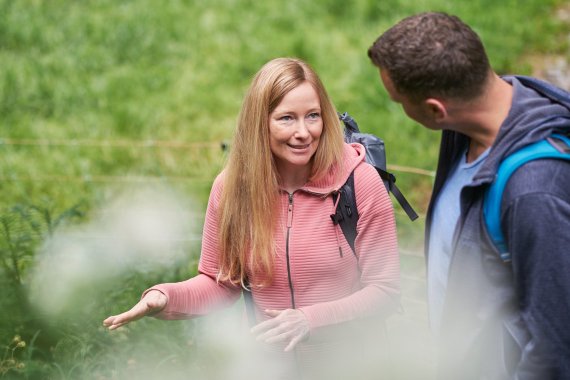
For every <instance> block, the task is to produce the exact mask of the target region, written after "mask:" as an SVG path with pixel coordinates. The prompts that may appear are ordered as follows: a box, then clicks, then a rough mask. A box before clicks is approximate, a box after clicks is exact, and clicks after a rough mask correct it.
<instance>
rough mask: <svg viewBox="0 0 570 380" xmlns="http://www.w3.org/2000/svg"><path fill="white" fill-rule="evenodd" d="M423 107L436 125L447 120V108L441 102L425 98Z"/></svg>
mask: <svg viewBox="0 0 570 380" xmlns="http://www.w3.org/2000/svg"><path fill="white" fill-rule="evenodd" d="M424 105H425V107H426V109H427V112H428V113H429V115H430V116H431V118H432V120H434V121H435V122H436V123H441V122H443V121H445V119H447V116H448V115H447V108H446V107H445V104H443V102H442V101H441V100H438V99H435V98H427V99H426V100H424Z"/></svg>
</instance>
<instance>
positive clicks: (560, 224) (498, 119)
mask: <svg viewBox="0 0 570 380" xmlns="http://www.w3.org/2000/svg"><path fill="white" fill-rule="evenodd" d="M368 56H369V57H370V59H371V60H372V62H373V63H374V65H376V66H377V67H378V68H379V69H380V76H381V80H382V82H383V84H384V86H385V88H386V90H387V92H388V94H389V95H390V97H391V98H392V99H393V100H394V101H395V102H397V103H400V104H401V105H402V107H403V109H404V111H405V113H406V114H407V115H408V116H409V117H410V118H412V119H413V120H415V121H417V122H418V123H420V124H422V125H423V126H425V127H426V128H429V129H432V130H436V131H439V130H441V131H443V132H442V140H441V147H440V156H439V163H438V168H437V174H436V179H435V184H434V189H433V194H432V199H431V202H430V206H429V209H428V214H427V221H426V243H425V247H426V257H427V268H428V270H427V272H428V299H429V309H430V322H431V325H432V327H433V330H434V333H435V335H436V338H437V341H438V342H439V343H440V357H439V360H440V362H439V366H438V367H439V373H438V379H439V378H445V379H461V380H463V379H503V378H505V379H508V378H514V379H541V380H543V379H570V162H569V161H564V160H554V159H541V160H536V161H532V162H529V163H526V164H525V165H524V166H522V167H521V168H520V169H519V170H517V171H516V172H515V173H514V174H513V176H512V177H511V179H510V180H509V182H508V185H507V187H506V190H505V192H504V195H503V200H502V204H501V226H502V230H503V231H504V233H505V236H506V241H507V244H508V248H509V250H510V253H511V255H512V261H510V262H504V261H503V260H501V258H500V256H499V254H498V252H497V250H496V248H495V247H494V245H493V244H492V243H491V241H490V240H489V237H488V235H487V231H486V229H485V227H484V223H483V219H482V211H481V207H482V197H483V194H484V191H485V189H486V188H487V187H488V185H489V184H490V183H491V182H493V180H494V178H495V175H496V172H497V168H498V166H499V164H500V163H501V161H502V160H503V159H504V158H505V157H506V156H508V155H509V154H511V153H513V152H515V151H517V150H518V149H520V148H521V147H523V146H526V145H528V144H531V143H533V142H536V141H539V140H542V139H544V138H546V137H548V136H550V135H552V134H553V133H555V132H557V133H564V134H568V133H570V110H569V109H568V108H566V107H564V106H563V105H561V104H558V103H556V102H554V101H552V100H550V99H549V98H547V97H545V96H543V95H541V94H539V93H538V92H537V91H535V90H533V89H532V88H530V87H527V86H525V85H523V84H522V83H521V81H519V79H517V77H504V78H501V77H499V76H498V75H497V74H495V73H494V72H493V70H492V69H491V67H490V65H489V60H488V58H487V55H486V52H485V49H484V47H483V45H482V43H481V41H480V39H479V37H478V36H477V34H476V33H475V32H474V31H473V30H472V29H471V28H470V27H469V26H467V25H466V24H464V23H463V22H462V21H461V20H460V19H459V18H457V17H455V16H450V15H447V14H444V13H423V14H418V15H415V16H411V17H408V18H406V19H404V20H402V21H400V22H399V23H398V24H396V25H395V26H393V27H392V28H390V29H389V30H388V31H386V32H385V33H384V34H383V35H381V36H380V37H379V38H378V39H377V40H376V41H375V42H374V44H373V45H372V46H371V47H370V49H369V50H368Z"/></svg>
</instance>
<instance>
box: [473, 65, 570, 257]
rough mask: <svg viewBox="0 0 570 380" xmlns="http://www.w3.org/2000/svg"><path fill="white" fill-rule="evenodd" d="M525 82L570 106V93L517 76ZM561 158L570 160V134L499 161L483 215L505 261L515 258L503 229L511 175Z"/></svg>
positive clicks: (540, 142) (484, 203)
mask: <svg viewBox="0 0 570 380" xmlns="http://www.w3.org/2000/svg"><path fill="white" fill-rule="evenodd" d="M516 78H517V79H518V80H519V81H520V82H521V83H522V84H524V85H525V86H527V87H530V88H532V89H534V90H535V91H537V92H539V93H541V94H542V95H544V96H546V97H548V98H550V99H551V100H553V101H555V102H557V103H560V104H562V105H563V106H565V107H566V108H569V109H570V93H568V92H566V91H563V90H561V89H559V88H556V87H553V86H551V85H549V84H547V83H546V82H542V81H540V80H538V79H535V78H530V77H522V76H517V77H516ZM544 158H547V159H560V160H567V161H570V138H568V137H567V136H563V135H560V134H553V135H552V136H550V137H548V138H546V139H545V140H541V141H538V142H535V143H533V144H530V145H527V146H525V147H523V148H521V149H519V150H518V151H516V152H514V153H512V154H511V155H509V156H508V157H507V158H505V159H504V160H503V161H502V162H501V164H500V165H499V169H498V170H497V175H496V177H495V180H494V181H493V183H492V184H491V185H490V186H489V187H488V188H487V190H486V192H485V195H484V198H483V218H484V221H485V227H486V228H487V233H488V234H489V237H490V238H491V240H492V241H493V243H494V245H495V247H496V248H497V250H498V251H499V255H500V257H501V259H502V260H503V261H505V262H508V261H510V260H511V254H510V253H509V250H508V247H507V244H506V241H505V236H504V234H503V231H502V230H501V200H502V197H503V191H504V190H505V187H506V185H507V183H508V181H509V179H510V177H511V175H512V174H513V173H514V172H515V171H516V170H517V169H518V168H520V167H521V166H522V165H524V164H526V163H527V162H529V161H532V160H538V159H544Z"/></svg>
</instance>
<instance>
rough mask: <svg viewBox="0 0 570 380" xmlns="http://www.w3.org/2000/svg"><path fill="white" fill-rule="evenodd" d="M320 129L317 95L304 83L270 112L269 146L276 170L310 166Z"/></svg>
mask: <svg viewBox="0 0 570 380" xmlns="http://www.w3.org/2000/svg"><path fill="white" fill-rule="evenodd" d="M322 132H323V120H322V117H321V103H320V101H319V96H318V94H317V92H316V91H315V89H314V88H313V86H312V85H311V84H310V83H309V82H304V83H302V84H301V85H299V86H298V87H296V88H294V89H293V90H291V91H289V92H288V93H287V94H286V95H285V96H284V97H283V100H282V101H281V103H279V105H278V106H277V107H276V108H275V110H273V112H272V113H271V114H270V115H269V146H270V148H271V152H272V153H273V156H274V158H275V162H276V165H277V170H278V171H279V173H280V174H281V175H283V174H284V173H286V172H287V171H291V170H292V171H296V170H306V169H310V165H311V158H312V157H313V155H314V154H315V152H316V150H317V147H318V146H319V139H320V137H321V133H322ZM309 171H310V170H309Z"/></svg>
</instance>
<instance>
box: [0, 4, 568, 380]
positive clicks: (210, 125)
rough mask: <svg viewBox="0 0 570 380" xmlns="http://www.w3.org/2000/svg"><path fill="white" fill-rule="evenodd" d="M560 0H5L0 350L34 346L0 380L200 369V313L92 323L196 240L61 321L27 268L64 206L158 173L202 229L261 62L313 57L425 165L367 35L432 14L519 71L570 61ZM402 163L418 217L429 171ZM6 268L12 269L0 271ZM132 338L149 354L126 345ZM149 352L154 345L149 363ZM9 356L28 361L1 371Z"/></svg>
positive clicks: (346, 97)
mask: <svg viewBox="0 0 570 380" xmlns="http://www.w3.org/2000/svg"><path fill="white" fill-rule="evenodd" d="M564 4H568V2H567V1H561V0H532V1H516V0H509V1H502V2H497V1H490V0H479V1H462V2H459V1H448V0H421V1H418V0H414V1H412V0H399V1H398V0H392V1H372V0H355V1H350V2H346V1H341V0H322V1H306V0H291V1H282V2H279V1H251V0H249V1H248V0H213V1H190V0H187V1H184V0H175V1H168V2H156V1H151V0H137V1H134V0H132V1H127V0H122V1H116V0H91V1H89V0H83V1H72V0H67V1H66V0H50V1H42V0H15V1H14V0H0V154H1V157H2V164H1V165H0V188H1V194H2V197H1V198H0V215H1V216H2V217H3V218H4V220H5V221H6V226H8V227H6V229H5V230H4V234H3V235H1V236H2V237H1V241H0V243H1V244H0V249H1V253H2V255H1V256H0V259H1V260H2V262H3V263H4V266H5V268H4V269H2V271H3V273H2V276H0V279H1V282H2V287H3V289H12V290H11V291H10V292H9V293H7V295H6V296H5V297H3V298H2V301H0V306H1V308H2V310H9V311H10V315H9V316H8V317H3V318H2V319H0V348H1V347H2V346H6V347H7V350H8V351H10V350H11V349H12V348H13V347H12V346H10V345H11V344H12V343H11V342H12V339H13V337H14V336H15V335H20V336H21V337H22V339H24V340H25V341H26V343H27V346H26V347H20V348H18V349H17V350H14V351H13V353H12V356H13V358H12V359H13V360H14V362H9V361H8V360H9V359H10V358H11V357H10V356H9V355H8V356H5V357H1V356H0V377H6V378H23V379H24V378H30V379H31V378H49V377H51V378H54V379H60V378H61V379H75V378H90V377H91V378H109V379H111V378H125V377H129V376H132V377H133V376H134V377H136V376H140V374H139V375H137V373H138V372H136V371H137V370H136V367H137V366H136V363H141V362H149V366H153V368H161V366H162V365H164V363H165V361H166V362H168V363H170V364H171V365H175V364H172V363H171V362H169V361H171V360H174V362H177V363H178V364H177V365H179V366H180V368H181V367H182V364H180V363H181V362H182V363H183V362H185V361H186V362H188V363H194V364H195V366H194V364H191V365H190V366H191V367H192V366H194V367H192V368H195V369H196V371H198V372H197V373H199V371H201V369H200V368H199V365H198V364H197V363H196V362H192V361H191V360H190V359H189V355H190V356H191V354H192V353H195V351H196V350H194V349H193V346H190V347H189V346H188V344H187V343H188V342H187V341H188V338H187V337H188V336H189V335H188V334H190V335H191V334H192V333H193V331H194V327H193V326H194V324H193V323H191V324H188V323H173V324H163V323H160V322H158V323H155V321H144V322H140V323H139V324H136V325H135V326H134V327H132V328H131V329H129V330H128V332H125V333H123V334H111V335H110V334H108V333H107V332H105V331H102V330H101V329H100V328H99V327H98V326H99V324H100V321H101V320H102V319H103V318H104V317H105V316H106V315H108V314H110V313H115V312H117V311H119V310H122V309H124V308H127V307H129V306H130V305H132V303H133V302H135V301H136V299H137V298H138V297H139V295H140V291H141V290H143V289H145V288H146V287H147V286H148V285H150V284H153V283H155V282H163V281H177V280H181V279H184V278H186V277H188V276H191V275H192V274H193V273H195V270H196V256H197V252H198V250H197V249H196V248H195V247H194V248H193V249H191V250H190V251H189V253H188V256H189V258H188V259H187V260H186V263H185V264H184V265H180V266H178V267H175V268H171V269H169V270H164V269H156V270H151V271H149V272H145V273H140V272H137V271H136V270H133V272H132V273H128V274H125V275H124V277H122V278H112V279H111V280H109V281H106V282H104V283H102V282H99V283H95V284H91V287H92V288H94V289H91V291H90V292H88V293H87V294H88V298H89V300H88V301H86V300H85V298H82V297H78V298H77V300H76V306H77V307H76V310H75V311H74V312H73V311H72V310H68V312H69V313H70V316H69V317H67V319H66V318H62V319H56V320H53V321H50V320H49V318H45V317H42V316H41V315H39V314H37V313H36V312H35V311H34V308H33V305H30V304H28V301H27V292H28V291H29V283H28V277H29V272H30V268H31V267H32V263H33V258H34V255H35V254H36V252H37V250H38V247H41V244H42V243H43V242H44V241H45V239H46V237H48V236H49V231H48V230H49V228H48V226H52V227H53V226H54V224H53V221H54V220H55V219H57V216H58V215H64V218H62V220H63V221H65V223H63V224H66V225H81V224H82V223H86V222H87V221H88V220H90V218H91V216H92V215H93V214H94V213H95V212H96V211H97V210H99V209H101V208H104V207H106V206H107V205H108V203H109V200H110V199H112V197H113V195H114V194H116V193H117V192H118V191H119V190H120V189H121V188H122V186H123V185H126V184H129V185H133V186H136V187H145V186H147V185H148V184H149V183H156V182H161V183H165V184H167V185H168V186H170V187H172V188H174V189H175V190H177V191H178V192H180V193H182V194H185V195H186V196H188V197H189V198H192V199H193V200H194V205H195V208H196V210H195V211H196V215H198V216H196V217H195V218H196V219H197V223H201V218H202V216H201V214H202V212H203V209H204V207H205V202H206V200H207V196H208V191H209V187H210V184H211V182H212V180H213V178H214V176H215V175H216V173H218V172H219V171H220V170H221V168H222V167H223V164H224V160H225V154H224V153H223V152H222V150H221V149H220V143H221V142H224V141H225V142H227V141H229V140H231V136H232V130H233V128H234V123H235V120H236V117H237V114H238V112H239V108H240V104H241V101H242V97H243V94H244V92H245V90H246V87H247V85H248V84H249V81H250V80H251V78H252V76H253V74H254V73H255V72H256V71H257V70H258V69H259V67H260V66H261V65H262V64H263V63H265V62H266V61H267V60H269V59H271V58H274V57H277V56H296V57H300V58H302V59H304V60H306V61H307V62H309V63H310V64H311V65H312V66H313V67H314V68H315V69H316V70H317V72H318V73H319V74H320V75H321V79H322V80H323V82H324V83H325V86H326V87H327V89H328V91H329V94H330V96H331V98H332V99H333V101H334V102H335V104H336V105H337V108H338V110H339V111H348V112H349V113H350V114H351V115H352V116H353V117H354V118H355V119H356V120H357V121H358V123H359V125H360V126H361V129H363V130H364V131H369V132H374V133H376V134H378V135H379V136H381V137H382V138H383V139H384V140H385V142H386V145H387V155H388V163H389V164H397V165H402V166H413V167H417V168H420V169H425V170H428V171H431V170H434V169H435V165H436V160H437V151H438V142H439V136H438V134H436V133H433V132H430V131H427V130H425V129H423V128H421V127H419V126H418V125H416V124H415V123H414V122H412V121H410V120H408V119H407V118H406V117H405V115H404V114H403V112H402V111H401V109H400V108H399V106H397V105H396V104H393V103H391V102H390V100H389V99H388V97H387V95H386V93H385V91H384V90H383V89H382V88H381V86H380V82H379V79H378V73H377V70H376V69H375V68H374V67H373V66H372V65H371V64H370V62H369V61H368V58H367V57H366V50H367V48H368V47H369V46H370V44H371V43H372V42H373V41H374V39H375V38H376V37H377V36H378V35H379V34H380V33H381V32H382V31H384V30H385V29H386V28H388V27H389V26H390V25H392V24H393V23H394V22H396V21H397V20H399V19H400V18H402V17H405V16H407V15H409V14H412V13H416V12H419V11H424V10H442V11H447V12H450V13H454V14H457V15H459V16H460V17H462V18H463V19H464V20H465V21H467V22H468V23H470V24H471V25H472V26H473V27H474V29H475V30H476V31H477V32H478V33H479V34H480V35H481V37H482V39H483V41H484V43H485V45H486V47H487V49H488V53H489V55H490V58H491V62H492V64H493V65H494V67H495V69H496V70H497V71H498V72H500V73H515V72H516V73H522V74H529V73H530V72H531V69H532V68H531V67H530V65H529V63H528V62H525V61H524V60H522V59H521V57H524V56H525V55H526V54H531V53H532V54H546V53H556V54H565V55H568V46H567V42H566V41H567V37H566V36H567V34H568V33H569V32H570V28H569V27H568V25H564V24H563V23H562V22H561V21H557V20H556V18H554V17H552V15H553V12H554V8H555V7H556V6H561V5H564ZM38 140H49V141H51V142H52V143H54V144H52V145H45V144H43V145H42V144H38ZM73 141H75V143H73ZM32 142H33V143H32ZM123 142H126V143H125V144H123ZM164 142H169V144H171V143H172V142H176V143H179V144H182V145H183V146H177V147H172V146H170V145H168V144H166V143H164ZM396 175H397V177H398V185H399V187H400V188H401V189H402V191H403V192H404V194H406V196H407V197H408V199H409V200H410V201H411V202H412V204H414V205H415V207H416V209H417V210H418V211H419V212H420V213H423V212H425V207H426V205H427V201H428V199H429V192H430V189H431V184H432V180H433V178H431V177H429V176H421V175H415V174H409V173H401V172H397V171H396ZM31 206H36V208H30V207H31ZM22 210H24V211H22ZM30 210H35V211H30ZM42 210H43V213H42V212H40V211H42ZM66 210H76V211H78V212H77V213H73V212H71V213H65V211H66ZM62 213H63V214H62ZM46 218H47V219H46ZM397 221H398V226H399V234H400V244H401V246H402V247H403V249H413V250H417V248H418V247H419V246H420V245H421V241H422V227H423V223H424V221H423V220H420V221H417V222H414V223H411V222H409V221H407V219H406V217H405V216H402V215H401V210H399V209H398V216H397ZM63 224H62V225H63ZM6 231H8V232H9V233H8V232H6ZM15 268H18V270H19V274H18V276H16V277H14V276H12V275H9V274H10V273H12V272H13V270H14V269H15ZM133 269H135V268H133ZM198 324H199V323H198ZM188 330H191V331H190V332H189V331H188ZM134 344H138V345H139V346H141V347H142V348H141V350H138V351H136V353H135V354H130V353H129V352H128V348H129V347H131V348H132V347H133V345H134ZM153 350H154V351H156V352H158V353H157V354H156V356H155V357H154V358H153V359H150V358H149V355H148V352H153ZM8 351H7V352H8ZM133 355H134V356H133ZM129 360H131V361H130V362H129ZM10 363H12V364H14V363H16V364H17V363H24V364H25V367H24V368H17V367H10V368H9V369H7V368H8V366H9V365H11V364H10ZM129 363H131V364H129ZM133 363H135V364H133ZM129 365H130V367H129ZM133 366H134V367H133ZM175 366H176V365H175ZM129 368H131V369H130V370H129ZM145 368H146V369H147V370H148V367H145ZM5 369H6V371H4V370H5ZM202 370H203V369H202ZM128 371H131V372H128ZM133 371H134V372H133ZM151 372H152V371H151Z"/></svg>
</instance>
